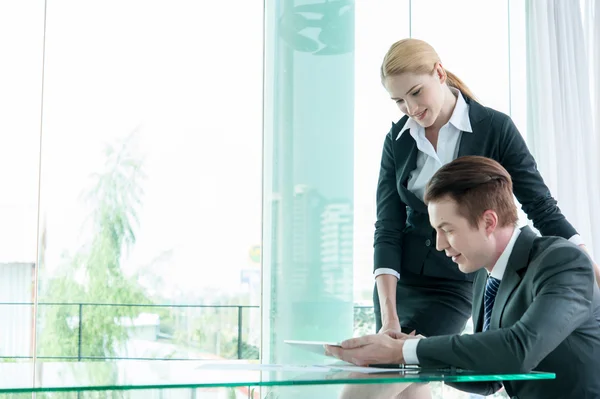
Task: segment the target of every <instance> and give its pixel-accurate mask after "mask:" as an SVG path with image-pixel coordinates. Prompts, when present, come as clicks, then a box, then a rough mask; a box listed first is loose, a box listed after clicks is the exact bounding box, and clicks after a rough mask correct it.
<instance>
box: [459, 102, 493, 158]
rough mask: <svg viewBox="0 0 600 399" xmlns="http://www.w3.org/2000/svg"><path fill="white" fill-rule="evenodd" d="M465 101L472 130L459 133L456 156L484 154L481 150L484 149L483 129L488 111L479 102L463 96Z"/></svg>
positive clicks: (486, 122) (485, 126) (485, 125)
mask: <svg viewBox="0 0 600 399" xmlns="http://www.w3.org/2000/svg"><path fill="white" fill-rule="evenodd" d="M465 101H466V102H467V104H469V120H470V122H471V129H472V130H473V132H472V133H469V132H462V133H461V135H460V143H459V144H458V154H457V157H463V156H465V155H485V154H484V153H483V150H484V149H485V146H484V143H485V139H486V134H485V131H486V128H487V125H488V124H489V118H488V111H487V110H486V109H485V108H484V107H483V106H482V105H481V104H479V103H478V102H476V101H473V100H470V99H469V98H467V97H465Z"/></svg>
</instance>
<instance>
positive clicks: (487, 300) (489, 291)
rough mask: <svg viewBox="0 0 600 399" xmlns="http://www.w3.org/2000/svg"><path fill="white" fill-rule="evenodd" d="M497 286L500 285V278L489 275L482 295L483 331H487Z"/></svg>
mask: <svg viewBox="0 0 600 399" xmlns="http://www.w3.org/2000/svg"><path fill="white" fill-rule="evenodd" d="M498 287H500V280H498V279H497V278H494V277H492V276H489V277H488V280H487V283H486V284H485V296H484V297H483V305H484V307H485V310H484V319H483V331H487V330H489V328H490V320H491V319H492V309H493V308H494V300H495V299H496V294H497V293H498Z"/></svg>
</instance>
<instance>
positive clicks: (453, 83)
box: [444, 69, 477, 101]
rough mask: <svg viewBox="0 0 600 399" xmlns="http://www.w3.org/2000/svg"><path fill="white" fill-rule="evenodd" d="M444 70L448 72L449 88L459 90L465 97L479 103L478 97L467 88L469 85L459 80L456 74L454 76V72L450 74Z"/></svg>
mask: <svg viewBox="0 0 600 399" xmlns="http://www.w3.org/2000/svg"><path fill="white" fill-rule="evenodd" d="M444 70H445V71H446V78H447V79H446V82H447V84H448V86H450V87H454V88H455V89H458V90H459V91H460V92H461V93H462V95H463V96H465V97H468V98H470V99H471V100H475V101H477V97H475V95H474V94H473V92H472V91H471V89H469V88H468V87H467V85H466V84H465V83H464V82H463V81H462V80H460V79H459V78H458V76H456V75H455V74H453V73H452V72H450V71H449V70H447V69H444Z"/></svg>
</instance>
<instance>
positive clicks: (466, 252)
mask: <svg viewBox="0 0 600 399" xmlns="http://www.w3.org/2000/svg"><path fill="white" fill-rule="evenodd" d="M427 207H428V209H429V222H430V223H431V225H432V226H433V228H435V230H436V232H437V240H436V248H437V250H438V251H444V252H446V255H447V256H449V257H452V261H453V262H455V263H457V264H458V268H459V269H460V271H461V272H463V273H472V272H475V271H477V270H479V269H481V268H482V267H485V266H488V264H489V263H490V262H491V261H492V259H493V256H494V249H493V248H492V243H491V241H490V240H489V239H488V235H487V232H486V229H485V223H484V222H483V220H481V221H480V223H479V225H478V227H477V228H475V227H473V226H472V225H471V224H470V223H469V221H468V220H467V219H466V218H465V217H463V216H462V215H460V214H459V212H458V204H457V203H456V201H454V200H453V199H451V198H443V199H440V200H437V201H431V202H429V204H428V206H427Z"/></svg>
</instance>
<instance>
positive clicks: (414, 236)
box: [374, 97, 577, 281]
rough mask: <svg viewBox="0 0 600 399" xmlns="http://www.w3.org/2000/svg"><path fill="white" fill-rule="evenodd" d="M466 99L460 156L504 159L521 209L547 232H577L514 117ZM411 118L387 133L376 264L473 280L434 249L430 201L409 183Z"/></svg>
mask: <svg viewBox="0 0 600 399" xmlns="http://www.w3.org/2000/svg"><path fill="white" fill-rule="evenodd" d="M465 101H466V102H467V104H468V105H469V120H470V121H471V128H472V130H473V132H472V133H461V138H460V143H459V149H458V156H459V157H461V156H465V155H481V156H485V157H488V158H492V159H494V160H496V161H498V162H499V163H500V164H502V166H504V168H505V169H506V170H507V171H508V172H509V173H510V175H511V177H512V180H513V191H514V193H515V196H516V197H517V199H518V200H519V202H520V203H521V205H522V209H523V211H524V212H525V213H526V214H527V216H528V218H529V219H531V220H533V225H534V227H535V228H536V229H538V230H539V231H540V233H542V234H543V235H548V236H550V235H552V236H560V237H564V238H566V239H569V238H571V237H572V236H573V235H575V234H577V231H576V230H575V229H574V228H573V226H571V224H570V223H569V222H568V221H567V220H566V219H565V217H564V215H563V214H562V213H561V212H560V209H559V208H558V206H557V202H556V200H555V199H554V198H552V195H551V194H550V191H549V190H548V187H547V186H546V184H545V183H544V180H543V179H542V176H541V175H540V173H539V172H538V170H537V166H536V163H535V160H534V159H533V156H532V155H531V153H530V152H529V149H528V148H527V145H526V144H525V140H523V137H522V136H521V134H520V133H519V131H518V130H517V128H516V126H515V125H514V123H513V121H512V120H511V119H510V117H509V116H508V115H506V114H503V113H501V112H499V111H496V110H493V109H491V108H487V107H484V106H482V105H481V104H479V103H477V102H476V101H474V100H471V99H469V98H467V97H465ZM407 120H408V117H407V116H404V117H403V118H402V119H400V121H398V123H392V128H391V130H390V132H389V133H388V134H387V135H386V137H385V143H384V146H383V155H382V157H381V170H380V173H379V182H378V186H377V222H376V223H375V242H374V248H375V255H374V261H375V263H374V267H375V269H378V268H381V267H385V268H390V269H394V270H396V271H397V272H398V273H400V275H401V276H402V273H403V271H407V272H410V273H407V275H409V274H412V275H415V274H416V275H425V276H431V277H440V278H446V279H452V280H462V281H464V280H468V281H472V280H473V275H472V274H464V273H462V272H460V271H459V270H458V268H457V266H456V265H455V264H454V263H453V262H452V261H451V259H450V258H448V257H447V256H446V255H445V254H444V253H443V252H439V251H437V250H436V249H435V239H436V235H435V230H434V229H433V228H432V227H431V225H430V224H429V215H428V212H427V207H426V206H425V204H424V203H423V201H422V199H420V198H417V197H416V196H415V195H414V194H413V193H412V192H410V191H409V190H408V189H407V182H408V178H409V176H410V172H411V171H413V170H414V169H415V168H416V164H417V151H418V150H417V144H416V142H415V140H414V139H413V138H412V136H411V135H410V131H409V129H406V130H403V127H404V125H405V124H406V121H407ZM398 136H400V137H398Z"/></svg>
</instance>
